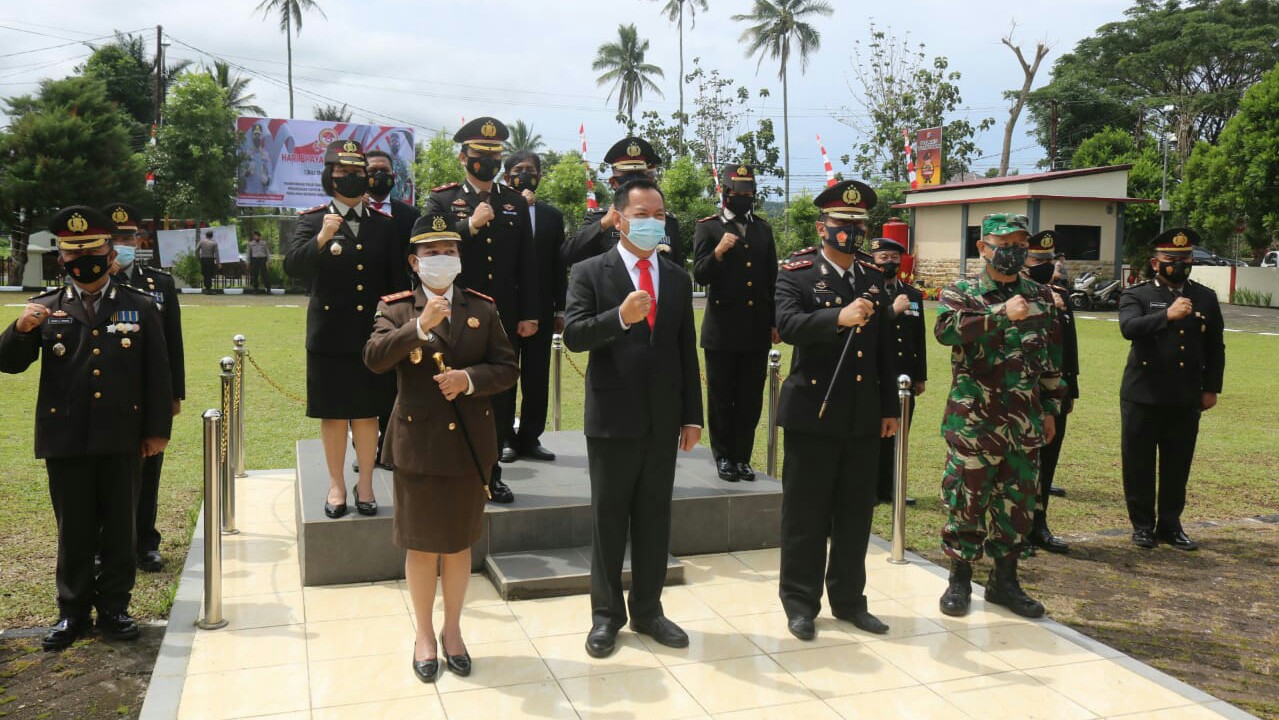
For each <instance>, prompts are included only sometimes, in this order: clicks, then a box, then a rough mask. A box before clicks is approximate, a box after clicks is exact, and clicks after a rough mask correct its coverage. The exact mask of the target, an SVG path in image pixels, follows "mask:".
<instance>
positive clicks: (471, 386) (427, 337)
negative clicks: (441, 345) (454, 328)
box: [417, 285, 475, 395]
mask: <svg viewBox="0 0 1279 720" xmlns="http://www.w3.org/2000/svg"><path fill="white" fill-rule="evenodd" d="M422 290H423V292H425V293H426V299H427V300H430V299H431V298H432V297H435V296H441V295H442V297H443V298H444V299H445V300H448V301H449V307H452V306H453V286H452V285H449V289H448V290H445V291H444V292H443V293H442V294H441V293H437V292H435V291H434V290H432V289H431V288H429V287H423V288H422ZM445 319H446V320H447V318H445ZM449 322H452V321H451V320H450V321H449ZM441 324H443V323H441ZM436 327H439V325H436ZM417 337H418V339H419V340H422V341H423V342H431V341H433V340H435V331H434V330H423V329H422V316H421V315H418V316H417ZM462 372H464V373H466V394H467V395H470V394H471V393H473V392H475V383H473V382H471V373H470V372H469V371H467V370H463V371H462Z"/></svg>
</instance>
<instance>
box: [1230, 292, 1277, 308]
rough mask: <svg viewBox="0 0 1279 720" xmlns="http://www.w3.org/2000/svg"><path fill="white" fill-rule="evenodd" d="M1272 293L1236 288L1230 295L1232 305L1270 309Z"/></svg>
mask: <svg viewBox="0 0 1279 720" xmlns="http://www.w3.org/2000/svg"><path fill="white" fill-rule="evenodd" d="M1272 297H1273V294H1272V293H1263V292H1260V291H1258V290H1249V289H1247V288H1236V289H1235V291H1234V292H1232V293H1230V304H1231V305H1248V306H1251V307H1270V300H1271V298H1272Z"/></svg>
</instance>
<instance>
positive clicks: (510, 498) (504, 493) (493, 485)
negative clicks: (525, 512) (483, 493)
mask: <svg viewBox="0 0 1279 720" xmlns="http://www.w3.org/2000/svg"><path fill="white" fill-rule="evenodd" d="M489 494H490V495H492V497H491V498H489V502H495V503H500V504H502V505H509V504H510V503H513V502H515V493H513V492H511V489H510V488H509V487H507V486H506V483H504V482H502V480H501V478H493V479H492V480H491V481H489Z"/></svg>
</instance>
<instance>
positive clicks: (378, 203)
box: [372, 200, 386, 212]
mask: <svg viewBox="0 0 1279 720" xmlns="http://www.w3.org/2000/svg"><path fill="white" fill-rule="evenodd" d="M372 204H373V209H374V210H377V211H378V212H382V206H383V205H385V204H386V201H385V200H374V201H372Z"/></svg>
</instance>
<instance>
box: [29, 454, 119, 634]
mask: <svg viewBox="0 0 1279 720" xmlns="http://www.w3.org/2000/svg"><path fill="white" fill-rule="evenodd" d="M140 461H141V458H140V457H139V456H138V454H137V453H136V452H134V453H124V454H121V455H90V456H84V457H69V458H48V459H47V460H46V461H45V467H46V469H47V471H48V474H49V499H50V500H52V501H53V516H54V517H55V518H56V519H57V522H58V568H57V585H58V611H59V613H60V614H61V616H62V617H86V616H88V614H89V610H90V609H91V608H94V607H96V608H97V609H98V612H99V613H107V612H122V611H125V610H127V609H128V607H129V599H130V598H131V597H132V593H133V581H134V576H135V574H136V572H137V565H136V562H137V556H136V545H135V542H136V537H135V531H134V526H133V519H134V510H135V509H136V508H137V504H138V486H139V471H140ZM95 552H96V553H98V554H99V555H100V556H101V558H102V572H101V573H100V574H99V575H98V576H97V577H96V578H95V577H94V573H93V556H94V553H95Z"/></svg>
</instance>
